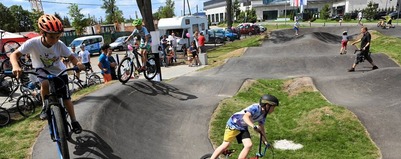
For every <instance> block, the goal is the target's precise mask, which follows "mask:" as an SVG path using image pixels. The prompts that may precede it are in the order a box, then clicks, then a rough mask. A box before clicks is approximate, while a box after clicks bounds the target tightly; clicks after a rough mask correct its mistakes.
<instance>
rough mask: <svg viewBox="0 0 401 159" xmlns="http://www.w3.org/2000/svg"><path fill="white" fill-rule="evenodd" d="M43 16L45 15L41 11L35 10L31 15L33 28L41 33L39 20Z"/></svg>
mask: <svg viewBox="0 0 401 159" xmlns="http://www.w3.org/2000/svg"><path fill="white" fill-rule="evenodd" d="M43 14H44V13H43V12H41V11H37V10H33V12H31V14H30V15H29V17H30V19H31V20H32V25H33V28H34V29H35V31H36V32H40V30H39V27H38V19H39V17H40V16H42V15H43Z"/></svg>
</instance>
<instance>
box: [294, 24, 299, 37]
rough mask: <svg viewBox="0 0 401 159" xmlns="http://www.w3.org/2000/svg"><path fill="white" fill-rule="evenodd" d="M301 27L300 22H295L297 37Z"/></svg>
mask: <svg viewBox="0 0 401 159" xmlns="http://www.w3.org/2000/svg"><path fill="white" fill-rule="evenodd" d="M299 26H300V24H299V22H298V21H295V23H294V31H295V35H298V33H299Z"/></svg>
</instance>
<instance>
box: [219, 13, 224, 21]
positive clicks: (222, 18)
mask: <svg viewBox="0 0 401 159" xmlns="http://www.w3.org/2000/svg"><path fill="white" fill-rule="evenodd" d="M223 14H224V13H220V21H221V22H222V21H224V17H223Z"/></svg>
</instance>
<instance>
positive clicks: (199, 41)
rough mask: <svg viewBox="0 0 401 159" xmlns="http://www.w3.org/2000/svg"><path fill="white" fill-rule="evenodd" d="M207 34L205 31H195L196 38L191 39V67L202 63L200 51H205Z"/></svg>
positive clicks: (189, 54) (188, 53)
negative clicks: (205, 34) (204, 33)
mask: <svg viewBox="0 0 401 159" xmlns="http://www.w3.org/2000/svg"><path fill="white" fill-rule="evenodd" d="M205 40H206V39H205V36H204V35H203V32H200V33H199V32H198V31H195V33H194V40H193V41H191V44H190V47H189V48H188V49H187V56H188V61H189V64H188V66H189V67H192V66H200V65H202V64H201V63H200V61H199V53H205V52H206V49H205Z"/></svg>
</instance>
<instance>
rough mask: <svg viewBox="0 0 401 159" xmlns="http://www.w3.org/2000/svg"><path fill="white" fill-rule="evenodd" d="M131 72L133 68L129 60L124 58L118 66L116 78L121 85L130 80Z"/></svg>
mask: <svg viewBox="0 0 401 159" xmlns="http://www.w3.org/2000/svg"><path fill="white" fill-rule="evenodd" d="M132 72H134V66H133V62H132V61H131V58H129V57H127V58H124V59H123V60H122V61H121V63H120V64H119V65H118V68H117V78H118V80H119V81H120V82H121V83H122V84H125V83H127V82H128V80H129V79H130V78H131V76H132Z"/></svg>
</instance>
